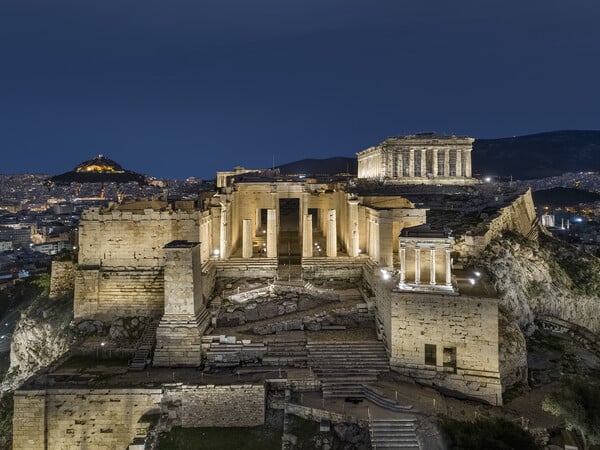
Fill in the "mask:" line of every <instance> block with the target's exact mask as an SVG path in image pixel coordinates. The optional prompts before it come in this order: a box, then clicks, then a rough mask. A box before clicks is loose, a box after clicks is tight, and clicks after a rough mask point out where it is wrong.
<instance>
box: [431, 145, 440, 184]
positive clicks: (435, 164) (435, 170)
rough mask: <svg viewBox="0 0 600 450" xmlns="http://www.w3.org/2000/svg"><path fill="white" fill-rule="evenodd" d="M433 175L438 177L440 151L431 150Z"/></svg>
mask: <svg viewBox="0 0 600 450" xmlns="http://www.w3.org/2000/svg"><path fill="white" fill-rule="evenodd" d="M431 174H432V175H433V176H434V177H437V176H438V149H437V148H432V149H431Z"/></svg>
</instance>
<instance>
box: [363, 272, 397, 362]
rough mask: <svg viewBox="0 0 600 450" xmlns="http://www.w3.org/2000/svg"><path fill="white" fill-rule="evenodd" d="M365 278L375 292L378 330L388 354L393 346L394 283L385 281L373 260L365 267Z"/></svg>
mask: <svg viewBox="0 0 600 450" xmlns="http://www.w3.org/2000/svg"><path fill="white" fill-rule="evenodd" d="M363 280H364V282H365V283H366V285H367V286H368V288H369V289H370V290H371V291H372V292H373V294H374V300H375V313H376V315H375V317H376V321H377V332H378V334H379V335H380V336H381V337H383V342H384V343H385V346H386V349H387V351H388V354H389V353H390V349H391V348H392V307H391V303H392V287H393V286H392V284H393V282H392V281H391V280H388V281H385V280H383V279H382V278H381V277H380V272H379V271H378V270H377V266H376V265H375V264H373V263H372V262H371V263H369V264H366V265H365V266H364V268H363Z"/></svg>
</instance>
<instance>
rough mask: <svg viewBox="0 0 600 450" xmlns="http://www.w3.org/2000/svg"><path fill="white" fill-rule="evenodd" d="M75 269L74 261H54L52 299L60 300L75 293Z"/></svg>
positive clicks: (51, 275) (51, 278) (51, 287)
mask: <svg viewBox="0 0 600 450" xmlns="http://www.w3.org/2000/svg"><path fill="white" fill-rule="evenodd" d="M75 269H76V266H75V263H74V262H73V261H56V260H54V261H52V271H51V274H50V298H58V297H61V296H63V295H67V294H70V293H72V292H73V289H74V287H75Z"/></svg>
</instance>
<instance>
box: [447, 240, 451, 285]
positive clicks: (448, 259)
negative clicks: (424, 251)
mask: <svg viewBox="0 0 600 450" xmlns="http://www.w3.org/2000/svg"><path fill="white" fill-rule="evenodd" d="M446 286H452V272H451V271H450V249H449V248H447V249H446Z"/></svg>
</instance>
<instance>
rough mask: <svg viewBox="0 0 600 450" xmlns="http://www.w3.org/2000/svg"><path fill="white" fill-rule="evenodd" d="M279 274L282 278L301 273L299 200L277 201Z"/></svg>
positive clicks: (283, 199) (284, 199)
mask: <svg viewBox="0 0 600 450" xmlns="http://www.w3.org/2000/svg"><path fill="white" fill-rule="evenodd" d="M277 252H278V257H279V272H280V275H283V276H286V275H287V276H288V277H290V276H295V275H296V272H300V271H301V266H300V259H301V255H302V243H301V241H300V199H298V198H282V199H279V237H278V242H277Z"/></svg>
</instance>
